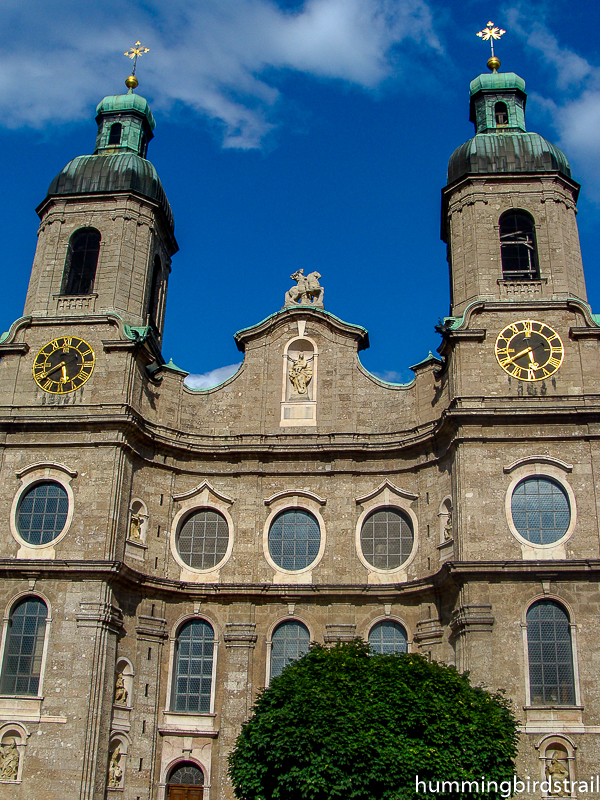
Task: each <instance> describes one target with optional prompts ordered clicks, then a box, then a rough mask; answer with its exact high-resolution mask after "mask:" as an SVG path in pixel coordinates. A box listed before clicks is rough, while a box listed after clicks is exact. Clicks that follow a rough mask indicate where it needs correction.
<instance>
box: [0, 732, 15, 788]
mask: <svg viewBox="0 0 600 800" xmlns="http://www.w3.org/2000/svg"><path fill="white" fill-rule="evenodd" d="M18 773H19V751H18V750H17V745H16V744H15V742H14V741H12V742H11V743H10V744H3V745H2V746H1V747H0V780H3V781H16V780H17V776H18Z"/></svg>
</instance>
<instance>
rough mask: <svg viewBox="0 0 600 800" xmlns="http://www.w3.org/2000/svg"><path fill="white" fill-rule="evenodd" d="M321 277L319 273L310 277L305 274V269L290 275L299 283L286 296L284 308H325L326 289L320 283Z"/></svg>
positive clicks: (312, 273) (311, 274)
mask: <svg viewBox="0 0 600 800" xmlns="http://www.w3.org/2000/svg"><path fill="white" fill-rule="evenodd" d="M320 277H321V275H320V273H318V272H311V273H309V274H308V275H305V274H304V270H303V269H299V270H298V272H294V274H293V275H290V278H291V279H292V280H293V281H296V282H297V284H298V285H297V286H292V288H291V289H290V290H289V291H288V292H286V294H285V302H284V308H288V307H289V306H296V305H300V306H315V308H323V295H324V294H325V289H323V287H322V286H321V284H320V283H319V278H320Z"/></svg>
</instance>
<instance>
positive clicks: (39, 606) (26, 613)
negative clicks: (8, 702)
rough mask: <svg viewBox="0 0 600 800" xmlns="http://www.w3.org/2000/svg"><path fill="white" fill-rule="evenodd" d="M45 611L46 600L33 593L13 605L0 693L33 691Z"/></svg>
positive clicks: (25, 693) (44, 623)
mask: <svg viewBox="0 0 600 800" xmlns="http://www.w3.org/2000/svg"><path fill="white" fill-rule="evenodd" d="M47 614H48V609H47V608H46V604H45V603H43V602H42V601H41V600H39V599H38V598H37V597H29V598H27V599H26V600H22V601H21V602H20V603H19V604H18V605H17V606H15V608H14V610H13V612H12V614H11V617H10V620H9V623H8V636H7V640H6V647H5V653H4V664H3V665H2V679H1V681H0V693H2V694H16V695H33V696H36V695H37V693H38V688H39V683H40V673H41V670H42V653H43V650H44V634H45V632H46V617H47Z"/></svg>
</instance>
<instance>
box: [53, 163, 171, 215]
mask: <svg viewBox="0 0 600 800" xmlns="http://www.w3.org/2000/svg"><path fill="white" fill-rule="evenodd" d="M107 192H134V193H135V194H140V195H142V196H143V197H148V198H149V199H150V200H155V201H156V202H157V203H159V204H160V206H161V207H162V209H163V211H164V212H165V216H166V218H167V221H168V224H169V227H170V229H171V231H172V230H173V228H174V221H173V212H172V211H171V206H170V205H169V201H168V200H167V195H166V194H165V190H164V189H163V186H162V183H161V182H160V178H159V177H158V173H157V172H156V170H155V168H154V165H153V164H151V162H150V161H148V160H147V159H145V158H141V157H140V156H137V155H135V154H134V153H118V154H115V155H94V156H77V158H74V159H73V160H72V161H69V163H68V164H67V166H66V167H65V168H64V169H63V170H62V171H61V172H59V174H58V175H57V176H56V178H54V180H53V181H52V183H51V184H50V187H49V188H48V194H47V196H48V197H56V196H60V195H67V194H68V195H73V194H95V193H107Z"/></svg>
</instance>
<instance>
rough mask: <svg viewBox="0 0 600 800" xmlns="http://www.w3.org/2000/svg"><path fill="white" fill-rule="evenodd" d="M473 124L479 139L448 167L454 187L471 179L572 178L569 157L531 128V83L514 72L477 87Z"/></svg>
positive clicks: (483, 78) (484, 78)
mask: <svg viewBox="0 0 600 800" xmlns="http://www.w3.org/2000/svg"><path fill="white" fill-rule="evenodd" d="M470 96H471V113H470V120H471V122H473V123H474V124H475V130H476V134H475V136H474V137H473V138H472V139H469V141H468V142H465V143H464V144H461V146H460V147H457V148H456V150H455V151H454V153H452V155H451V156H450V161H449V163H448V183H449V184H450V183H454V181H457V180H459V179H460V178H462V177H464V176H465V175H473V174H475V175H486V174H498V173H500V174H501V173H519V172H561V173H562V174H563V175H565V176H566V177H567V178H570V177H571V167H570V166H569V162H568V161H567V158H566V156H565V154H564V153H563V152H562V150H560V149H559V148H558V147H556V146H555V145H553V144H552V143H551V142H549V141H547V140H546V139H544V137H543V136H540V135H539V134H538V133H528V132H527V129H526V127H525V105H526V102H527V94H526V93H525V81H524V80H523V78H520V77H519V76H518V75H516V74H515V73H514V72H492V73H491V74H484V75H479V76H478V77H477V78H475V80H473V81H471V86H470Z"/></svg>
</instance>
